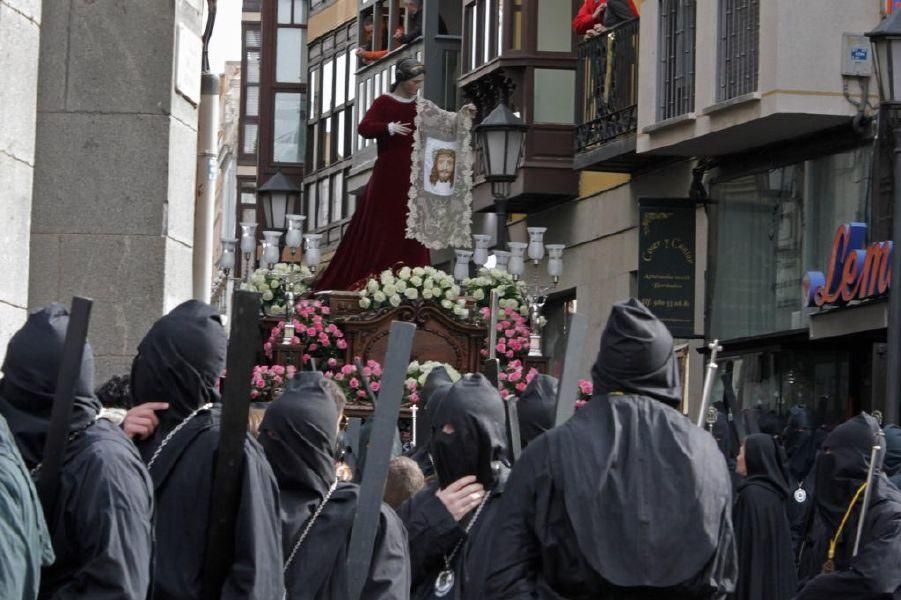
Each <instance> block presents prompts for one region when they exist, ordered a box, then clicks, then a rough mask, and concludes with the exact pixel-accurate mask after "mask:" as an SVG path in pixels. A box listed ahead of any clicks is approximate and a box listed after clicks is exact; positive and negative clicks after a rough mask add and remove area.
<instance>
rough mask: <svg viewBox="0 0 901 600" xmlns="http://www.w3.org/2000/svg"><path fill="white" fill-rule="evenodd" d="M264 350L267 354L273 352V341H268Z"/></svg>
mask: <svg viewBox="0 0 901 600" xmlns="http://www.w3.org/2000/svg"><path fill="white" fill-rule="evenodd" d="M263 350H265V351H266V354H271V353H272V343H271V342H266V343H265V344H263Z"/></svg>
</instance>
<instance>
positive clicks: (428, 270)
mask: <svg viewBox="0 0 901 600" xmlns="http://www.w3.org/2000/svg"><path fill="white" fill-rule="evenodd" d="M437 272H438V269H436V268H435V267H426V268H425V274H426V275H428V276H429V277H431V276H432V275H434V274H435V273H437Z"/></svg>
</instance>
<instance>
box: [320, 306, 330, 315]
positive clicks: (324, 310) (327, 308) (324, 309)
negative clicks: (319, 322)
mask: <svg viewBox="0 0 901 600" xmlns="http://www.w3.org/2000/svg"><path fill="white" fill-rule="evenodd" d="M319 309H320V310H321V311H322V314H324V315H328V314H331V312H332V309H330V308H329V307H328V306H322V304H320V305H319Z"/></svg>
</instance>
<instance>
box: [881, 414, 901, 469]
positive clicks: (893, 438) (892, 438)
mask: <svg viewBox="0 0 901 600" xmlns="http://www.w3.org/2000/svg"><path fill="white" fill-rule="evenodd" d="M882 431H883V432H884V433H885V461H884V462H883V464H882V469H883V470H884V471H885V474H886V475H888V476H889V477H894V476H895V475H897V474H898V472H899V471H901V427H898V426H897V425H895V424H894V423H892V424H891V425H886V426H885V427H883V428H882Z"/></svg>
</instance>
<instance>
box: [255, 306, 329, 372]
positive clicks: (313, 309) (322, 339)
mask: <svg viewBox="0 0 901 600" xmlns="http://www.w3.org/2000/svg"><path fill="white" fill-rule="evenodd" d="M330 314H331V310H330V309H329V307H328V306H326V305H325V304H323V303H322V302H320V301H319V300H301V301H300V302H298V303H297V305H296V306H295V310H294V319H293V323H294V337H292V338H291V344H292V345H295V346H297V345H299V346H301V347H302V351H303V354H302V361H303V363H307V362H309V360H310V359H311V358H315V359H316V360H317V361H327V360H329V359H331V358H334V359H342V358H343V357H344V351H345V350H347V340H346V339H344V332H343V331H341V328H340V327H338V326H337V325H336V324H335V323H333V322H332V321H331V319H330V318H329V315H330ZM285 323H286V321H280V322H279V323H278V325H276V326H275V327H273V328H272V331H271V332H270V334H269V339H268V340H267V341H266V343H265V344H263V352H265V354H266V356H267V357H268V358H272V356H273V348H274V347H275V346H277V345H278V344H279V343H281V341H282V339H283V337H284V331H285Z"/></svg>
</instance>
